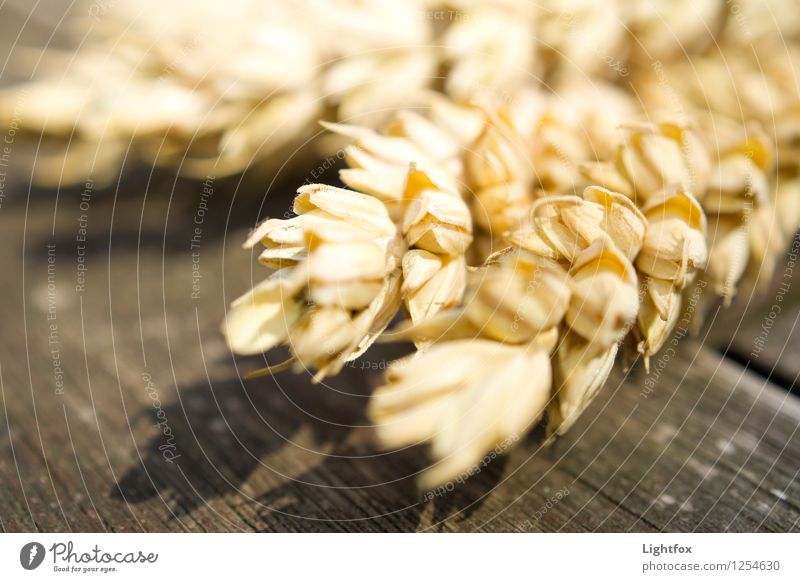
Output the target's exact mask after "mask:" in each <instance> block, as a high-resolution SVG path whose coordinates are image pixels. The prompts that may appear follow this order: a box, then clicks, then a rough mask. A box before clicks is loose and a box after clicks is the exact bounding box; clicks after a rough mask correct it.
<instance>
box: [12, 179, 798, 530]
mask: <svg viewBox="0 0 800 582" xmlns="http://www.w3.org/2000/svg"><path fill="white" fill-rule="evenodd" d="M148 184H149V186H147V185H148ZM235 187H236V183H233V182H223V181H219V182H217V183H214V184H213V195H212V196H211V198H210V199H209V200H207V205H208V209H207V210H206V211H205V214H204V215H203V216H200V215H199V212H198V208H199V203H200V200H201V194H202V185H201V184H200V183H197V182H184V181H181V182H179V183H177V184H176V183H173V182H172V180H171V179H169V178H165V177H163V176H133V177H131V178H130V179H129V180H128V181H126V183H125V184H123V185H122V186H120V188H119V189H118V190H117V191H116V192H115V191H110V192H100V191H99V190H98V191H93V190H92V191H90V192H88V195H87V193H86V192H84V191H83V188H78V189H75V190H71V191H61V192H59V194H58V199H57V201H56V199H55V196H54V195H53V194H52V193H37V192H34V193H33V194H31V195H30V196H28V194H27V193H26V192H24V191H23V192H18V193H15V195H14V196H13V197H11V196H9V197H7V198H6V199H5V201H4V203H3V206H2V207H0V221H1V222H2V225H3V227H2V230H1V231H0V237H2V245H3V257H4V267H5V269H4V275H3V277H2V279H0V297H2V298H3V300H2V301H0V311H1V312H2V313H1V315H0V321H2V326H3V327H2V332H0V396H2V399H1V404H2V417H0V419H2V420H1V421H0V422H1V423H2V426H3V430H2V431H0V528H2V530H4V531H33V530H40V531H64V530H66V531H253V530H257V531H794V530H797V529H798V520H799V519H800V484H798V482H797V479H796V478H797V472H798V469H800V435H798V426H800V404H798V401H797V398H796V397H795V396H794V395H791V394H790V393H788V392H787V391H785V390H783V389H781V388H780V387H778V386H776V385H774V384H773V383H771V382H768V381H766V380H765V379H764V378H763V377H761V376H759V375H757V374H755V373H753V372H752V371H749V370H745V369H744V368H743V367H742V366H741V365H740V364H739V363H738V362H736V361H733V360H731V359H728V358H723V357H722V356H721V355H720V354H719V353H718V352H717V351H716V350H714V349H710V348H709V347H706V346H708V345H710V344H709V342H708V339H707V338H700V339H699V340H687V341H686V342H684V346H683V348H682V349H681V350H680V351H679V352H677V353H675V354H672V353H670V355H669V357H668V356H667V355H664V356H661V359H656V361H654V362H653V364H654V371H653V372H652V373H651V375H650V376H649V377H648V376H646V375H645V374H644V372H643V371H642V369H641V366H637V367H635V368H634V369H633V371H631V372H630V373H629V374H627V375H626V374H624V373H622V372H619V373H617V374H615V375H614V376H613V377H612V379H611V380H610V381H609V382H608V384H607V386H606V387H605V389H604V390H603V393H602V395H601V396H600V397H599V398H598V400H597V401H596V402H595V403H594V404H593V405H592V406H591V407H590V409H589V410H588V411H587V413H586V414H585V415H584V416H583V417H582V418H581V420H580V421H579V423H578V424H577V425H576V426H575V428H574V429H573V430H572V432H571V433H569V434H568V435H567V436H566V437H565V438H564V439H562V440H560V441H559V442H557V443H556V444H555V445H554V446H552V447H550V448H543V447H542V445H541V436H542V435H541V434H540V433H535V434H533V435H531V436H529V437H527V438H525V439H524V440H523V441H522V442H521V443H520V444H519V445H518V446H517V447H516V448H515V449H514V450H513V451H512V452H511V453H510V454H509V455H508V456H505V457H502V458H498V459H495V460H493V461H491V462H490V463H488V464H487V466H486V467H484V468H482V470H481V471H480V473H478V474H477V475H475V476H473V477H471V478H469V479H467V480H466V481H465V482H464V483H462V484H456V485H455V486H454V487H453V488H452V490H448V491H444V492H442V493H441V494H440V495H433V499H432V500H429V499H428V497H431V496H430V495H427V496H426V494H425V492H420V491H417V489H416V487H415V485H414V474H415V473H416V472H418V471H419V470H420V469H421V468H422V467H423V466H424V450H421V449H412V450H407V451H403V452H400V453H378V452H377V451H375V449H374V448H372V446H371V440H370V438H371V437H370V430H369V427H368V423H367V421H366V419H365V416H364V408H365V404H366V396H367V395H368V394H369V391H370V386H371V385H372V384H374V383H375V382H376V381H377V380H378V379H379V374H380V372H379V371H377V370H370V371H366V370H361V369H359V368H360V367H362V365H363V367H366V368H369V369H373V368H376V369H379V368H381V367H382V366H384V365H385V362H386V358H389V357H394V356H396V355H397V354H398V353H399V352H398V350H397V349H395V350H394V351H392V352H391V353H387V352H385V351H378V352H376V353H374V354H373V353H370V354H368V355H367V356H366V360H365V361H364V363H363V364H362V363H361V362H356V364H355V366H354V367H349V368H347V369H345V371H344V372H343V373H342V374H341V375H340V376H339V377H337V378H335V379H332V380H331V381H330V382H329V383H327V384H325V385H312V384H311V383H310V381H309V379H308V378H307V377H304V376H293V375H291V374H281V375H279V376H277V377H275V378H265V379H260V380H254V381H249V382H243V381H242V380H241V379H240V376H241V374H242V373H244V372H246V371H249V370H253V369H255V368H257V367H260V365H263V361H262V360H260V359H259V358H239V359H234V358H233V357H232V356H231V355H230V353H229V352H228V350H227V349H226V347H225V345H224V343H223V341H222V338H221V337H220V334H219V332H218V328H219V322H220V321H221V319H222V316H223V313H224V309H225V306H226V305H227V303H228V302H229V301H230V300H231V299H233V298H235V297H236V296H237V295H238V294H240V293H241V292H243V291H244V290H246V289H247V288H248V287H249V286H250V285H251V283H252V282H253V281H257V280H258V279H259V278H260V277H261V276H262V275H263V271H262V270H261V268H260V267H259V266H258V265H257V264H256V263H255V261H254V258H253V257H252V256H251V255H250V253H249V252H246V251H242V249H241V248H240V244H241V242H242V239H243V236H244V235H245V233H246V231H247V228H248V226H251V225H253V224H255V222H256V221H257V219H258V218H259V216H263V215H266V214H272V215H280V214H281V213H282V211H283V209H284V208H286V207H287V206H288V197H287V196H277V197H276V196H274V195H273V194H272V193H271V194H270V195H269V196H266V197H265V198H264V200H263V202H264V204H262V199H261V198H260V197H258V196H257V195H255V196H254V195H252V192H253V191H254V190H255V192H258V191H259V189H258V188H254V187H253V185H250V186H248V187H247V190H249V191H250V195H249V196H245V195H244V193H243V192H244V190H242V191H241V192H240V193H238V194H236V193H235V192H236V188H235ZM90 190H91V189H90ZM282 191H284V192H287V193H288V189H284V190H282ZM87 198H88V206H87V205H83V207H82V206H81V202H82V201H85V200H87ZM82 215H83V218H82ZM196 220H199V221H200V224H197V223H196ZM83 228H85V230H86V235H87V236H86V238H87V240H86V241H85V242H84V241H79V240H77V239H76V237H79V235H80V234H81V232H82V230H81V229H83ZM195 228H199V229H200V233H199V239H198V240H197V242H198V244H199V249H195V250H193V249H192V248H191V245H192V238H193V236H195V235H196V234H197V233H196V231H195ZM48 245H54V246H52V247H49V246H48ZM79 245H84V246H83V247H82V248H81V247H79ZM51 249H54V250H52V251H51ZM79 251H80V252H82V253H84V254H82V255H80V257H82V258H81V259H80V260H79V254H78V253H79ZM195 251H197V254H196V255H195V256H193V253H194V252H195ZM50 257H54V258H52V259H51V258H50ZM80 265H84V266H85V269H86V270H85V271H79V269H80V268H83V267H80ZM48 267H50V270H49V271H48ZM198 274H199V275H200V277H199V278H198V277H197V275H198ZM83 276H85V281H84V283H83V288H82V289H80V288H79V289H77V290H76V286H79V285H80V283H81V281H82V280H83V279H82V277H83ZM48 278H49V279H48ZM193 284H194V285H198V289H197V291H199V296H196V297H194V298H193V296H192V293H193ZM48 317H50V318H49V319H48ZM53 326H54V327H53ZM776 337H777V336H776ZM56 360H57V361H56ZM786 365H787V366H790V367H791V366H792V365H793V367H794V373H796V371H797V363H796V360H795V362H794V364H792V363H788V362H787V363H786ZM56 368H58V369H56ZM57 374H61V376H62V379H63V389H61V388H60V387H59V386H60V385H57V378H56V377H55V376H56V375H57ZM448 489H449V488H448Z"/></svg>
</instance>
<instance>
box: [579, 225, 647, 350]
mask: <svg viewBox="0 0 800 582" xmlns="http://www.w3.org/2000/svg"><path fill="white" fill-rule="evenodd" d="M569 276H570V288H571V289H572V299H571V300H570V304H569V308H568V309H567V313H566V322H567V324H568V325H569V326H570V328H571V329H572V330H573V331H574V332H575V333H577V334H578V335H580V336H581V337H583V338H584V339H586V340H589V342H590V343H591V344H592V345H593V346H595V347H597V348H599V349H607V348H608V347H609V346H611V345H612V344H615V343H617V342H619V341H620V340H621V339H622V338H623V337H624V336H625V334H626V333H628V330H629V329H630V327H631V326H632V325H633V324H634V322H635V321H636V314H637V312H638V310H639V296H638V292H637V279H636V270H635V269H634V268H633V265H632V264H631V263H630V261H629V260H628V259H627V258H626V257H625V255H623V254H622V252H621V251H620V250H619V249H618V248H617V247H616V245H614V243H613V242H612V241H611V240H610V239H608V238H598V239H596V240H595V241H594V242H593V243H592V244H591V245H590V246H589V247H588V248H587V249H586V250H585V251H583V252H582V253H581V254H580V255H578V257H577V258H576V260H575V262H574V263H573V265H572V268H571V269H570V272H569Z"/></svg>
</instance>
